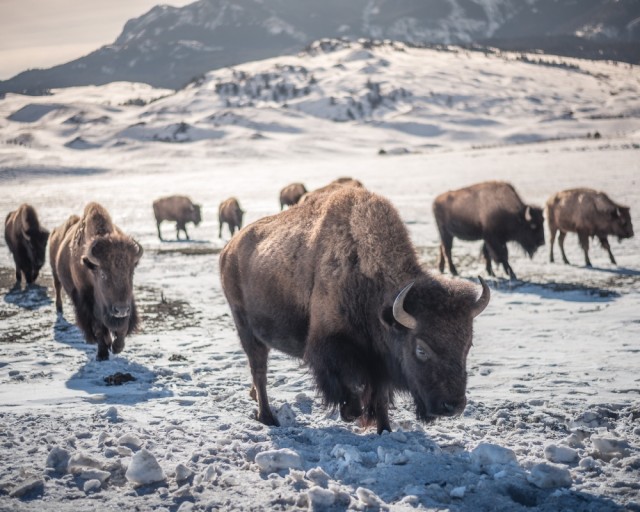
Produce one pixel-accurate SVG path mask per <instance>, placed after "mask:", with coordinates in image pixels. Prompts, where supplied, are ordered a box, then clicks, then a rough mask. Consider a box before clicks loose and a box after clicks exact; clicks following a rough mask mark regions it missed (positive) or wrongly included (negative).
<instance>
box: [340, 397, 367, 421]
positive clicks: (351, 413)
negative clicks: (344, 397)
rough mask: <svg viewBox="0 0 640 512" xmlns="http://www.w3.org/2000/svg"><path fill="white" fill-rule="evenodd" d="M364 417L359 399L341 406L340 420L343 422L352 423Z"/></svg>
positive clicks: (355, 398) (353, 399)
mask: <svg viewBox="0 0 640 512" xmlns="http://www.w3.org/2000/svg"><path fill="white" fill-rule="evenodd" d="M360 416H362V406H361V405H360V400H359V399H358V398H357V397H354V398H352V399H351V400H349V401H348V402H343V403H342V404H340V418H341V419H342V421H346V422H352V421H355V420H357V419H358V418H359V417H360Z"/></svg>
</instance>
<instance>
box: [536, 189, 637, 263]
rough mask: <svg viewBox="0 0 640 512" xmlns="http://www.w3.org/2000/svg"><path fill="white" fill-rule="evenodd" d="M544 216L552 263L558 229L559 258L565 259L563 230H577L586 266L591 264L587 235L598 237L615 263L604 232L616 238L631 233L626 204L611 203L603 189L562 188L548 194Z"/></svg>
mask: <svg viewBox="0 0 640 512" xmlns="http://www.w3.org/2000/svg"><path fill="white" fill-rule="evenodd" d="M547 218H548V222H549V232H550V235H551V250H550V251H549V259H550V261H551V262H552V263H553V244H554V242H555V239H556V233H557V232H558V231H560V235H559V236H558V245H559V246H560V252H561V253H562V261H564V262H565V263H569V260H568V259H567V256H566V254H565V253H564V238H565V236H567V232H569V231H571V232H575V233H578V240H579V241H580V246H581V247H582V250H583V251H584V261H585V265H587V267H590V266H591V260H589V237H593V236H595V237H598V240H600V243H601V244H602V247H603V248H604V249H606V250H607V252H608V253H609V258H610V259H611V263H613V264H614V265H615V264H616V260H615V258H614V257H613V253H612V252H611V246H610V245H609V240H607V236H608V235H614V236H617V237H618V239H620V240H621V239H623V238H631V237H632V236H633V226H632V225H631V215H630V211H629V208H628V207H627V206H620V205H619V204H616V203H614V202H613V201H612V200H611V199H609V197H608V196H607V194H605V193H604V192H597V191H595V190H592V189H590V188H575V189H572V190H563V191H562V192H558V193H557V194H555V195H553V196H551V197H550V198H549V200H548V201H547Z"/></svg>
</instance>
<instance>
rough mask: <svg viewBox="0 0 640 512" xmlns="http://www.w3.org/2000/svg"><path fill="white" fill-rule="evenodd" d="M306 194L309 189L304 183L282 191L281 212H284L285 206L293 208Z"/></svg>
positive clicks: (292, 185) (288, 186)
mask: <svg viewBox="0 0 640 512" xmlns="http://www.w3.org/2000/svg"><path fill="white" fill-rule="evenodd" d="M306 193H307V189H306V187H305V186H304V185H303V184H302V183H291V185H287V186H286V187H284V188H283V189H282V190H281V191H280V210H284V207H285V206H293V205H294V204H296V203H297V202H298V201H300V198H301V197H302V196H303V195H305V194H306Z"/></svg>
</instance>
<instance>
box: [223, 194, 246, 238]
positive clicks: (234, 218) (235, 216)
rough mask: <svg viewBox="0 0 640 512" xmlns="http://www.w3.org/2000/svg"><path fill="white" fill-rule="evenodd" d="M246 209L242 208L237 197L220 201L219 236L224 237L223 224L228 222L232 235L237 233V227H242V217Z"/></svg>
mask: <svg viewBox="0 0 640 512" xmlns="http://www.w3.org/2000/svg"><path fill="white" fill-rule="evenodd" d="M243 216H244V211H243V210H242V209H241V208H240V203H239V202H238V200H237V199H236V198H235V197H230V198H229V199H226V200H225V201H222V202H221V203H220V207H219V208H218V221H219V222H220V230H219V231H218V237H219V238H222V225H223V224H224V223H225V222H226V223H227V226H229V231H231V236H233V233H235V230H236V228H237V229H238V230H239V229H240V228H241V227H242V217H243Z"/></svg>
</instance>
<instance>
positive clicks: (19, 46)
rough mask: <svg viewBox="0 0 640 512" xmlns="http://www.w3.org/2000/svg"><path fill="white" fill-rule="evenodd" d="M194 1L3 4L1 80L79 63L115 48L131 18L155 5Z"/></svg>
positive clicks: (27, 0)
mask: <svg viewBox="0 0 640 512" xmlns="http://www.w3.org/2000/svg"><path fill="white" fill-rule="evenodd" d="M193 1H194V0H113V1H111V2H105V3H98V2H79V1H77V0H54V1H50V2H42V1H41V0H3V1H2V2H1V3H0V20H1V21H0V80H7V79H9V78H12V77H13V76H15V75H17V74H18V73H21V72H22V71H26V70H27V69H34V68H48V67H52V66H56V65H58V64H64V63H65V62H69V61H70V60H74V59H77V58H79V57H82V56H83V55H86V54H88V53H90V52H92V51H94V50H97V49H98V48H100V47H101V46H104V45H105V44H109V43H112V42H113V41H114V40H115V39H116V37H117V36H118V35H119V34H120V32H121V31H122V28H123V27H124V24H125V23H126V22H127V20H129V19H131V18H136V17H138V16H141V15H143V14H144V13H146V12H147V11H149V9H151V8H152V7H154V6H155V5H159V4H165V5H173V6H176V7H179V6H183V5H187V4H189V3H192V2H193Z"/></svg>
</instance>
